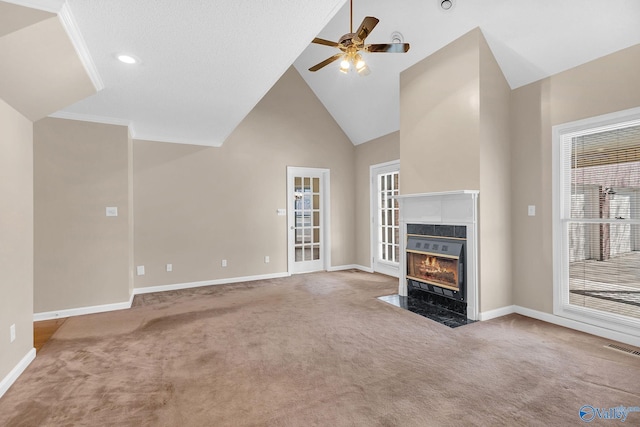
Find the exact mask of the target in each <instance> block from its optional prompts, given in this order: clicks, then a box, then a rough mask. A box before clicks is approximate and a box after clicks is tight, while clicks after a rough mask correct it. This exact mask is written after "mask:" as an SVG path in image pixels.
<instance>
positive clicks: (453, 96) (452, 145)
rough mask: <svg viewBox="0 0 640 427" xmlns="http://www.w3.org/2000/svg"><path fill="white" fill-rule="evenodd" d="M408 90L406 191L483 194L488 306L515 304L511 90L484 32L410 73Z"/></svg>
mask: <svg viewBox="0 0 640 427" xmlns="http://www.w3.org/2000/svg"><path fill="white" fill-rule="evenodd" d="M400 88H401V89H400V90H401V92H400V162H401V165H402V166H401V169H400V182H401V186H400V192H401V193H402V194H412V193H428V192H439V191H455V190H479V191H480V196H479V203H480V215H479V217H480V218H479V252H480V253H479V261H480V263H479V273H480V275H479V286H480V311H481V312H484V311H489V310H493V309H496V308H500V307H504V306H507V305H511V304H512V281H511V267H510V263H511V226H510V223H511V221H510V218H511V189H510V178H511V177H510V174H511V168H510V165H509V160H510V135H509V129H510V127H509V101H510V88H509V85H508V84H507V82H506V80H505V78H504V76H503V74H502V71H501V70H500V67H499V66H498V64H497V62H496V60H495V58H494V57H493V54H492V53H491V50H490V49H489V46H488V45H487V42H486V40H485V39H484V36H483V35H482V32H481V31H480V30H479V29H475V30H472V31H470V32H469V33H467V34H466V35H464V36H462V37H461V38H459V39H458V40H456V41H454V42H453V43H451V44H449V45H447V46H445V47H444V48H442V49H441V50H439V51H438V52H436V53H435V54H433V55H431V56H430V57H428V58H426V59H424V60H423V61H421V62H419V63H418V64H416V65H414V66H413V67H411V68H409V69H408V70H406V71H404V72H403V73H402V75H401V80H400Z"/></svg>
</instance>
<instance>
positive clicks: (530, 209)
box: [527, 205, 536, 216]
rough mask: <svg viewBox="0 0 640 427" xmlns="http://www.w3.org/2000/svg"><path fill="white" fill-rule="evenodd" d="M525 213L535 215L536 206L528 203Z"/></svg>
mask: <svg viewBox="0 0 640 427" xmlns="http://www.w3.org/2000/svg"><path fill="white" fill-rule="evenodd" d="M527 214H529V216H536V206H535V205H529V206H528V207H527Z"/></svg>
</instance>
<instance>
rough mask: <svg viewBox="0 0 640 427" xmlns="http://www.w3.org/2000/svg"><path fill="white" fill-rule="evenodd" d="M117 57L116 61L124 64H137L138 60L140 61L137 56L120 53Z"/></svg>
mask: <svg viewBox="0 0 640 427" xmlns="http://www.w3.org/2000/svg"><path fill="white" fill-rule="evenodd" d="M117 58H118V61H120V62H124V63H125V64H137V63H138V62H140V60H139V59H138V58H136V57H135V56H131V55H125V54H120V55H118V56H117Z"/></svg>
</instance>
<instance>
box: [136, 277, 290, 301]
mask: <svg viewBox="0 0 640 427" xmlns="http://www.w3.org/2000/svg"><path fill="white" fill-rule="evenodd" d="M289 276H290V274H289V273H286V272H285V273H273V274H262V275H256V276H245V277H231V278H228V279H215V280H203V281H201V282H188V283H176V284H173V285H160V286H148V287H144V288H134V289H133V295H141V294H150V293H153V292H165V291H177V290H180V289H190V288H200V287H203V286H213V285H227V284H231V283H240V282H253V281H255V280H267V279H279V278H281V277H289Z"/></svg>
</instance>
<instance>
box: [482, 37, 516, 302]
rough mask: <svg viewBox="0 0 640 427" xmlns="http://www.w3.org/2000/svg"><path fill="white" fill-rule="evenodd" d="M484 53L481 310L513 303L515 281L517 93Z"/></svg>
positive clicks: (486, 47) (486, 48) (484, 49)
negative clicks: (513, 115)
mask: <svg viewBox="0 0 640 427" xmlns="http://www.w3.org/2000/svg"><path fill="white" fill-rule="evenodd" d="M479 52H480V152H479V155H480V158H479V159H480V196H479V198H478V199H479V204H480V207H479V208H480V214H479V223H480V233H479V247H480V253H479V272H480V284H481V290H480V311H481V312H485V311H489V310H494V309H496V308H500V307H505V306H509V305H511V304H513V295H512V289H513V282H512V278H511V253H512V251H511V138H510V133H509V131H510V125H509V119H510V115H509V108H510V105H509V101H510V94H511V88H510V87H509V84H508V83H507V81H506V79H505V78H504V75H503V74H502V70H501V69H500V66H499V65H498V63H497V62H496V60H495V58H494V56H493V53H492V52H491V49H489V45H488V44H487V42H486V40H485V39H484V37H483V36H482V35H480V37H479Z"/></svg>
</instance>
